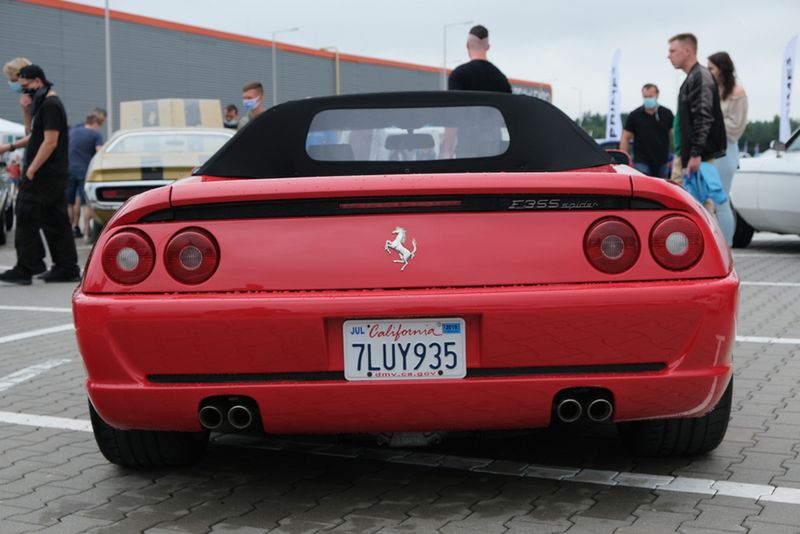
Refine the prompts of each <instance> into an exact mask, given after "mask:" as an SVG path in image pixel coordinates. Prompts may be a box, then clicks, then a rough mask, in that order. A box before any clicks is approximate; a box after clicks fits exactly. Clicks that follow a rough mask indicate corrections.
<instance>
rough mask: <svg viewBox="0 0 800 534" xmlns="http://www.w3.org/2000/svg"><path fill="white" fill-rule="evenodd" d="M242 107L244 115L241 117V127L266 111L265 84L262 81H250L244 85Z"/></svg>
mask: <svg viewBox="0 0 800 534" xmlns="http://www.w3.org/2000/svg"><path fill="white" fill-rule="evenodd" d="M242 108H243V113H244V115H243V116H242V118H241V119H239V128H243V127H244V126H245V125H246V124H247V123H248V122H250V121H251V120H253V119H255V118H256V117H257V116H258V115H259V114H261V112H262V111H264V86H263V85H261V82H250V83H248V84H246V85H245V86H244V87H242Z"/></svg>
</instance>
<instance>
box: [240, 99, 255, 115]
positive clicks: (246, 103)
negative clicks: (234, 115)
mask: <svg viewBox="0 0 800 534" xmlns="http://www.w3.org/2000/svg"><path fill="white" fill-rule="evenodd" d="M258 101H259V99H258V97H256V98H245V99H244V100H242V107H243V108H244V110H245V111H246V112H247V113H250V112H251V111H253V110H254V109H256V108H257V107H258Z"/></svg>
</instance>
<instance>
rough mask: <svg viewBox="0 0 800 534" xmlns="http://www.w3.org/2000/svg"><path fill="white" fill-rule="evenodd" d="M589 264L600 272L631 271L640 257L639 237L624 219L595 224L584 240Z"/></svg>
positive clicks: (603, 220) (602, 221)
mask: <svg viewBox="0 0 800 534" xmlns="http://www.w3.org/2000/svg"><path fill="white" fill-rule="evenodd" d="M583 249H584V251H585V253H586V257H587V258H588V259H589V262H590V263H591V264H592V265H593V266H594V267H595V268H596V269H597V270H599V271H602V272H604V273H609V274H617V273H621V272H624V271H627V270H628V269H630V268H631V267H632V266H633V264H634V263H636V259H637V258H638V257H639V236H637V235H636V231H635V230H634V229H633V227H632V226H631V225H630V224H628V223H627V222H625V221H623V220H622V219H617V218H615V217H608V218H605V219H600V220H599V221H597V222H595V223H594V224H593V225H592V226H591V228H589V231H588V232H586V237H585V238H584V240H583Z"/></svg>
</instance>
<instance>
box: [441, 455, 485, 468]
mask: <svg viewBox="0 0 800 534" xmlns="http://www.w3.org/2000/svg"><path fill="white" fill-rule="evenodd" d="M493 461H494V460H490V459H486V458H460V457H458V456H449V455H448V456H445V457H444V458H443V459H442V462H441V464H440V465H441V466H442V467H447V468H450V469H464V470H472V469H476V468H479V467H485V466H487V465H489V464H490V463H492V462H493Z"/></svg>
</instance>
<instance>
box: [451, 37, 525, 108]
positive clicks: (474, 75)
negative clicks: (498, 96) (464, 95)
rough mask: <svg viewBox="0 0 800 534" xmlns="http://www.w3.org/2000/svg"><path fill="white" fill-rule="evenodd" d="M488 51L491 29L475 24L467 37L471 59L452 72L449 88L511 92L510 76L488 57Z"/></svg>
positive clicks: (468, 52)
mask: <svg viewBox="0 0 800 534" xmlns="http://www.w3.org/2000/svg"><path fill="white" fill-rule="evenodd" d="M488 52H489V30H487V29H486V28H485V27H483V26H481V25H478V26H474V27H473V28H472V29H471V30H470V31H469V36H468V37H467V54H469V59H470V60H471V61H470V62H469V63H464V64H463V65H459V66H458V67H456V69H455V70H454V71H453V72H451V73H450V78H449V79H448V80H447V88H448V89H450V90H457V91H459V90H460V91H496V92H498V93H510V92H511V85H510V84H509V83H508V78H506V76H505V74H503V73H502V72H500V69H498V68H497V67H495V66H494V65H493V64H492V63H491V62H490V61H489V60H488V59H486V54H487V53H488Z"/></svg>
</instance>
